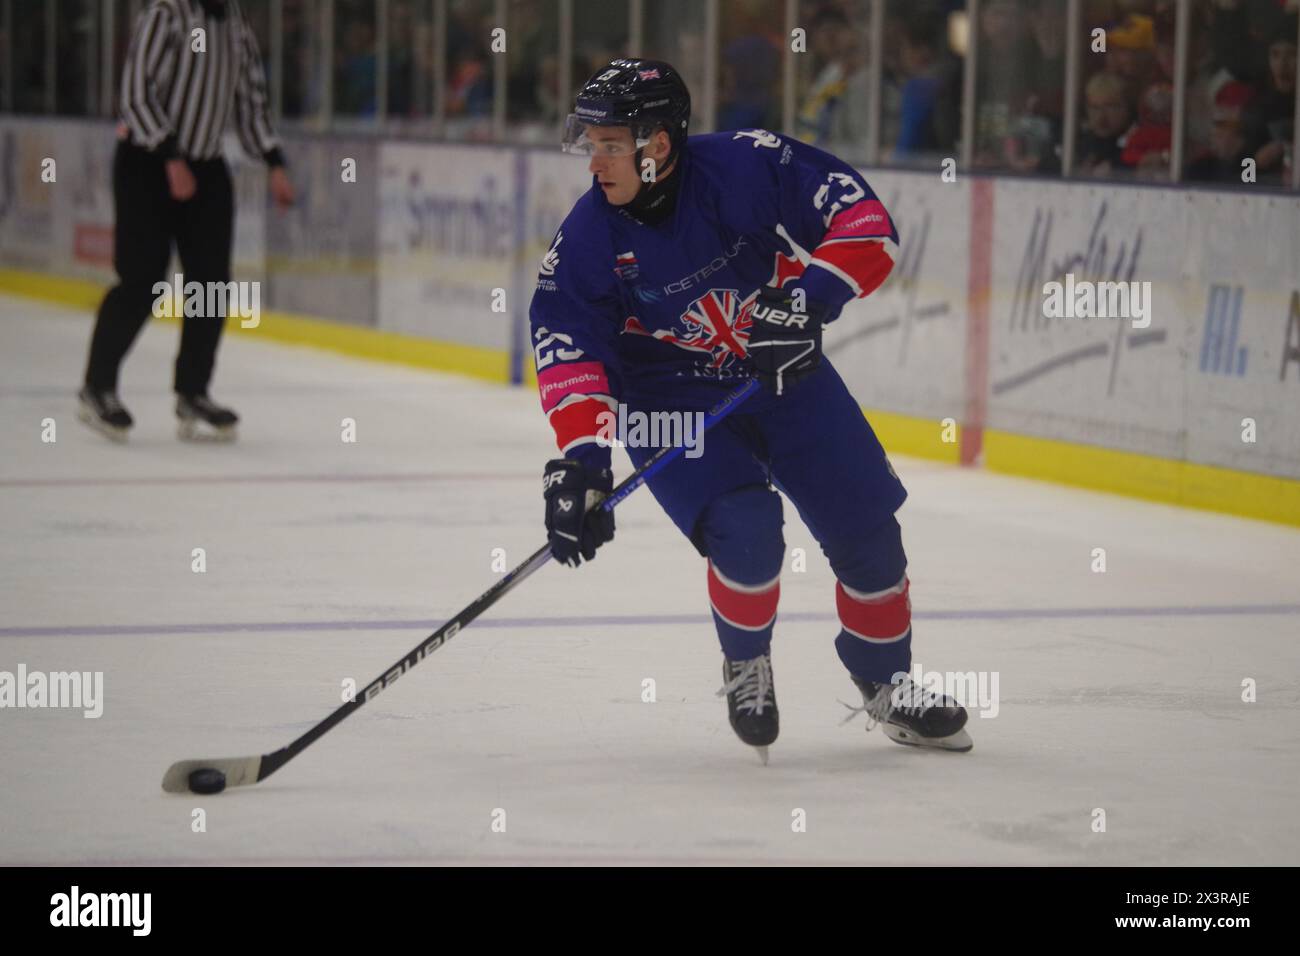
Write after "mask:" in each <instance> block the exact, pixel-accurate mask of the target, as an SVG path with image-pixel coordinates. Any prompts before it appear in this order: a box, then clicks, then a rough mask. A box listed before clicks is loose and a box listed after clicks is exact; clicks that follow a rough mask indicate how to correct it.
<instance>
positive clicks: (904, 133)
mask: <svg viewBox="0 0 1300 956" xmlns="http://www.w3.org/2000/svg"><path fill="white" fill-rule="evenodd" d="M943 30H944V24H943V20H942V19H940V18H939V17H938V16H937V15H934V14H924V15H920V16H915V17H913V18H911V19H910V20H908V21H907V22H906V23H905V24H904V26H903V34H902V43H901V44H900V50H899V66H900V72H901V73H902V75H903V77H905V79H904V80H903V84H902V90H901V99H900V105H899V129H898V139H897V141H896V142H895V144H894V160H895V161H900V160H905V159H907V158H908V157H910V156H915V155H917V154H924V153H939V152H944V151H952V149H953V147H954V144H955V142H956V138H957V105H958V103H959V102H960V97H959V91H958V86H957V84H958V74H957V65H956V64H955V63H953V61H952V59H951V58H950V57H947V56H946V55H945V52H944V33H943Z"/></svg>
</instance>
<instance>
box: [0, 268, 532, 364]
mask: <svg viewBox="0 0 1300 956" xmlns="http://www.w3.org/2000/svg"><path fill="white" fill-rule="evenodd" d="M104 291H105V290H104V284H103V283H102V282H93V281H90V280H86V279H68V278H64V277H62V276H52V275H46V274H42V273H34V272H20V271H17V270H11V269H0V292H6V293H10V294H12V295H21V296H27V297H29V298H37V299H45V300H47V301H52V302H58V303H60V304H62V305H68V306H72V307H74V308H84V309H94V308H96V307H98V305H99V302H100V300H101V299H102V298H103V297H104ZM162 321H164V322H174V321H176V320H175V319H173V318H167V317H164V318H163V320H162ZM226 329H227V330H228V331H233V332H238V333H240V334H243V335H257V336H261V337H262V338H267V339H272V340H274V341H277V342H287V343H289V344H292V345H307V346H311V347H312V348H319V349H326V350H328V351H331V352H338V353H341V354H343V355H348V356H351V357H353V358H367V359H374V360H376V361H380V362H393V363H396V364H398V365H407V366H411V367H413V368H422V369H433V370H436V371H439V372H455V373H457V374H460V375H468V376H470V377H471V378H478V379H484V380H486V381H489V382H498V383H507V382H509V381H510V354H509V353H508V352H506V351H504V350H501V349H492V348H487V347H484V346H478V345H462V344H460V343H458V342H445V341H440V340H437V339H426V338H420V337H418V336H414V335H405V334H402V333H400V332H389V331H386V330H384V329H372V328H368V327H366V326H361V325H348V324H347V323H345V322H332V321H330V320H329V319H319V318H315V317H312V316H305V315H293V314H291V313H287V312H274V311H267V312H263V313H262V315H261V321H260V322H259V323H258V324H257V326H256V327H254V328H249V329H246V328H244V327H243V326H242V324H241V323H240V322H239V321H238V320H235V319H231V320H229V321H227V323H226Z"/></svg>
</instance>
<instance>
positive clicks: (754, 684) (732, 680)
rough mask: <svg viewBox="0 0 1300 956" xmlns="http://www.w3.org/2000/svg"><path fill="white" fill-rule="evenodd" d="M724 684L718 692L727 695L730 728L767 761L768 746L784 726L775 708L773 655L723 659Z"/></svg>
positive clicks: (761, 758) (760, 757)
mask: <svg viewBox="0 0 1300 956" xmlns="http://www.w3.org/2000/svg"><path fill="white" fill-rule="evenodd" d="M722 681H723V683H722V687H721V688H720V689H719V690H718V696H719V697H721V696H723V695H724V694H725V695H726V697H727V716H728V717H729V718H730V719H731V729H732V730H734V731H735V732H736V736H737V737H739V738H740V739H741V740H742V741H743V742H744V743H747V744H749V745H750V746H751V747H753V748H755V749H756V750H757V751H758V756H759V759H760V760H762V761H763V763H765V764H766V763H767V748H768V746H769V745H770V744H771V743H773V741H775V740H776V736H777V734H778V733H779V732H780V729H781V718H780V714H779V713H778V712H777V709H776V686H775V685H774V684H773V683H772V656H771V654H770V653H769V654H762V655H760V656H758V657H755V658H751V659H750V660H747V661H733V660H728V659H726V658H724V659H723V661H722Z"/></svg>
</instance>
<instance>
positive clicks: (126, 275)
mask: <svg viewBox="0 0 1300 956" xmlns="http://www.w3.org/2000/svg"><path fill="white" fill-rule="evenodd" d="M186 162H187V163H188V165H189V167H190V171H191V172H192V173H193V174H194V180H195V182H196V183H197V186H198V188H197V190H196V191H195V193H194V195H193V196H192V197H190V199H189V200H187V201H186V202H177V201H176V200H175V199H172V197H171V192H170V190H169V189H168V186H167V174H166V172H165V170H164V168H163V160H162V159H161V158H160V157H159V156H157V155H155V154H153V153H150V152H148V151H147V150H144V149H142V148H140V147H139V146H135V145H133V144H132V143H131V142H129V141H123V142H119V143H118V144H117V152H116V154H115V155H114V157H113V204H114V206H115V208H116V217H117V218H116V223H115V225H114V228H113V268H114V269H116V270H117V277H118V283H117V285H115V286H113V288H111V289H109V290H108V294H107V295H105V296H104V301H103V302H102V303H100V306H99V314H98V317H97V318H96V320H95V334H94V335H93V336H92V338H91V340H90V360H89V362H88V363H87V365H86V384H87V385H89V386H90V387H91V388H95V389H109V390H113V391H116V390H117V373H118V369H119V367H120V366H121V364H122V359H123V358H124V357H125V356H126V353H127V352H128V351H129V350H130V348H131V344H132V343H133V342H134V341H135V338H136V336H137V335H139V333H140V329H141V328H143V327H144V323H145V322H146V320H148V318H149V316H150V315H151V314H152V310H153V304H154V301H155V299H156V298H157V295H156V294H155V292H154V284H155V283H157V282H168V283H171V282H173V281H174V277H173V276H169V275H167V265H168V263H169V261H170V260H171V250H172V243H173V242H175V243H176V251H177V253H178V254H179V256H180V261H181V271H182V272H183V274H184V281H185V282H186V283H187V284H188V283H190V282H202V283H207V282H229V281H230V251H231V243H232V241H233V239H234V228H235V201H234V192H233V190H232V188H231V182H230V171H229V170H228V169H227V168H226V163H225V160H223V159H221V158H219V157H218V158H217V159H206V160H194V159H191V160H186ZM205 299H206V297H205ZM181 322H182V324H181V347H180V352H179V354H178V355H177V356H176V376H175V379H174V381H173V387H174V389H175V391H176V392H177V393H178V394H181V395H198V394H203V393H205V392H206V391H207V389H208V382H209V381H210V380H211V378H212V367H213V365H214V363H215V361H216V354H217V343H218V342H220V341H221V331H222V328H223V327H224V326H225V317H224V316H221V315H214V316H206V315H193V316H185V317H184V318H183V319H182V320H181Z"/></svg>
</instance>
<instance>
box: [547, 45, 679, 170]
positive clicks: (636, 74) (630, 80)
mask: <svg viewBox="0 0 1300 956" xmlns="http://www.w3.org/2000/svg"><path fill="white" fill-rule="evenodd" d="M690 122H691V94H690V91H689V90H687V89H686V84H685V83H684V82H682V78H681V76H680V75H679V74H678V73H677V71H676V70H675V69H674V68H673V67H672V66H671V65H670V64H668V63H664V62H663V61H662V60H639V59H621V58H620V59H617V60H611V61H610V63H609V66H607V67H605V68H604V69H602V70H598V71H597V72H596V73H595V74H593V75H592V77H591V79H589V80H587V82H586V83H584V84H583V86H582V89H581V90H579V91H578V96H577V101H576V103H575V104H574V110H573V112H572V113H570V114H569V118H568V120H566V121H565V124H564V142H563V146H564V150H565V152H569V153H583V154H590V153H592V152H593V151H594V150H593V146H594V144H593V143H592V142H591V140H589V139H587V137H586V135H585V133H586V130H587V127H589V126H627V127H629V128H630V129H631V130H632V137H633V139H634V140H635V141H636V150H637V153H638V154H639V153H640V151H641V150H642V149H643V148H644V147H646V146H648V145H649V143H650V137H651V136H652V135H653V134H654V132H655V130H657V129H662V130H664V131H665V132H667V133H668V139H669V141H670V142H671V144H672V149H671V151H670V152H669V154H668V159H667V160H666V162H671V161H672V160H673V159H674V158H675V157H676V156H677V153H678V150H680V149H681V148H682V145H683V144H684V143H685V142H686V130H687V127H688V126H689V125H690Z"/></svg>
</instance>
